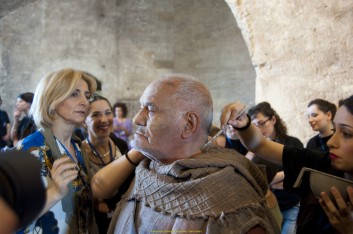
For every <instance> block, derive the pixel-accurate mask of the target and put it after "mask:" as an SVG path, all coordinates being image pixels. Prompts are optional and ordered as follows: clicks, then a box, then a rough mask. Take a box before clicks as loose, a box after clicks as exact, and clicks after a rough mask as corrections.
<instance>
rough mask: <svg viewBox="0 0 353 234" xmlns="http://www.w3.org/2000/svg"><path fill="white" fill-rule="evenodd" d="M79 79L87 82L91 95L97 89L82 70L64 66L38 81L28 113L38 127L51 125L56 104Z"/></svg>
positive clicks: (62, 99)
mask: <svg viewBox="0 0 353 234" xmlns="http://www.w3.org/2000/svg"><path fill="white" fill-rule="evenodd" d="M81 79H83V80H84V81H86V82H87V85H88V89H89V91H90V93H91V95H92V94H93V93H94V92H95V91H96V89H97V83H96V80H95V79H94V78H93V77H92V76H90V75H89V74H88V73H86V72H84V71H80V70H75V69H72V68H65V69H61V70H58V71H54V72H52V73H50V74H48V75H46V76H44V77H43V78H42V79H41V80H40V81H39V84H38V86H37V88H36V91H35V93H34V99H33V103H32V106H31V109H30V114H31V115H32V116H33V120H34V122H35V124H36V125H37V127H38V128H40V127H48V128H50V127H51V126H52V123H53V121H54V118H55V108H56V106H57V105H58V104H60V103H61V102H62V101H64V100H65V99H66V98H67V97H69V96H70V95H71V93H72V92H73V91H74V90H75V87H76V85H77V83H78V82H79V81H80V80H81Z"/></svg>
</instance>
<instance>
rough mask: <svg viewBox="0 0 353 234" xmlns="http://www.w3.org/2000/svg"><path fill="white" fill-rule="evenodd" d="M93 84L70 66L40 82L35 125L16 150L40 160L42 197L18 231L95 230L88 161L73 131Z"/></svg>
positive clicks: (83, 114)
mask: <svg viewBox="0 0 353 234" xmlns="http://www.w3.org/2000/svg"><path fill="white" fill-rule="evenodd" d="M96 87H97V84H96V81H95V79H94V78H93V77H91V76H89V75H88V74H87V73H85V72H83V71H80V70H75V69H71V68H66V69H61V70H58V71H54V72H52V73H50V74H48V75H46V76H44V77H43V78H42V79H41V80H40V81H39V84H38V85H37V88H36V91H35V95H34V99H33V103H32V106H31V109H30V114H31V115H32V116H33V120H34V122H35V124H36V125H37V126H38V127H39V129H38V130H37V131H36V132H35V133H33V134H31V135H29V136H27V137H26V138H24V139H22V140H20V141H19V142H18V144H17V145H16V148H17V149H18V150H24V151H28V152H30V153H32V154H33V155H34V156H35V157H36V158H38V160H39V161H40V162H41V165H42V169H41V176H42V179H43V181H45V185H46V193H47V200H46V203H45V206H44V208H43V210H42V211H41V214H40V215H39V216H38V218H37V219H36V220H35V221H34V222H33V223H32V224H30V225H28V226H25V227H23V228H22V229H21V230H19V233H60V234H64V233H98V229H97V226H96V224H95V222H94V217H93V198H92V192H91V189H90V177H89V173H88V170H87V165H88V164H87V162H86V161H87V160H86V158H85V157H83V155H82V152H81V149H80V144H81V141H80V140H79V139H78V140H77V139H76V138H75V137H74V135H73V133H74V130H75V129H76V128H77V127H79V126H81V125H82V123H83V122H84V121H85V120H86V117H87V114H88V108H89V102H88V100H89V99H90V97H91V95H92V94H93V93H94V92H95V91H96Z"/></svg>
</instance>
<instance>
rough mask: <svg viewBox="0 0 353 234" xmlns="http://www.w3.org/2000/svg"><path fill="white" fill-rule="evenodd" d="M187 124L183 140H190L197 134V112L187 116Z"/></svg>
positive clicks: (183, 132)
mask: <svg viewBox="0 0 353 234" xmlns="http://www.w3.org/2000/svg"><path fill="white" fill-rule="evenodd" d="M185 118H186V122H185V126H184V129H183V131H182V134H181V137H182V138H183V139H187V138H190V137H191V136H192V135H193V134H195V132H196V130H197V128H198V127H199V116H198V115H197V114H196V113H195V112H188V113H186V114H185Z"/></svg>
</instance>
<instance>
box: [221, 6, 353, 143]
mask: <svg viewBox="0 0 353 234" xmlns="http://www.w3.org/2000/svg"><path fill="white" fill-rule="evenodd" d="M226 2H227V4H228V5H229V7H230V9H231V10H232V12H233V15H234V17H235V19H236V21H237V23H238V25H239V28H240V29H241V32H242V35H243V37H244V40H245V42H246V44H247V46H248V49H249V52H250V56H251V60H252V63H253V65H254V66H255V70H256V92H255V93H256V101H257V102H259V101H264V100H266V101H268V102H270V103H271V104H272V105H273V107H274V108H275V109H276V110H277V111H278V112H279V114H280V116H281V117H282V118H283V119H284V120H285V122H286V123H287V126H288V130H289V133H290V134H292V135H294V136H297V137H299V138H300V139H302V141H303V143H306V142H307V140H308V138H309V137H310V136H313V135H314V134H315V133H313V132H312V130H311V128H310V127H309V125H308V123H307V120H306V116H305V110H306V105H307V104H308V103H309V101H310V100H312V99H315V98H323V99H327V100H329V101H331V102H333V103H336V104H337V103H338V100H339V99H341V98H345V97H348V96H350V95H352V94H353V77H352V73H353V65H352V64H353V56H352V54H353V44H352V43H351V41H352V37H353V2H352V1H345V0H337V1H320V0H314V1H305V0H299V1H278V0H271V1H256V0H247V1H239V0H226Z"/></svg>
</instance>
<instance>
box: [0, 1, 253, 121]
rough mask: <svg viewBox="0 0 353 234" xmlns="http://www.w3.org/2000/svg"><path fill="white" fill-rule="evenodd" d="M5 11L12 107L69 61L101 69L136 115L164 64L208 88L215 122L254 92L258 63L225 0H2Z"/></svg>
mask: <svg viewBox="0 0 353 234" xmlns="http://www.w3.org/2000/svg"><path fill="white" fill-rule="evenodd" d="M0 17H1V18H0V32H1V33H0V54H1V56H0V93H1V96H2V98H3V100H4V101H3V108H4V109H5V110H7V111H8V113H9V114H10V115H12V111H13V107H14V104H15V101H16V96H17V95H18V94H19V93H22V92H25V91H34V90H35V87H36V84H37V83H38V81H39V79H40V77H42V76H43V75H44V74H46V73H47V72H49V71H52V70H56V69H60V68H63V67H75V68H78V69H82V70H86V71H87V72H89V73H91V74H93V75H94V76H96V77H97V78H98V79H99V80H100V81H101V82H102V91H101V94H102V95H104V96H106V97H108V98H109V100H110V101H111V102H115V101H117V100H121V101H125V102H127V104H128V106H129V110H130V112H129V116H130V117H132V116H133V115H134V113H136V111H137V108H138V107H139V102H138V100H139V97H140V95H141V93H142V92H143V90H144V88H145V87H146V85H147V84H148V83H150V82H151V81H153V80H155V79H157V78H158V77H159V75H160V74H162V73H166V72H182V73H189V74H191V75H194V76H196V77H197V78H199V79H200V80H201V81H202V82H203V83H205V84H206V85H207V86H208V87H209V88H210V90H211V92H212V95H213V97H214V100H215V124H217V125H219V120H218V118H219V112H220V110H221V108H222V107H223V106H224V105H225V104H226V103H228V102H230V101H233V100H237V99H241V100H244V101H246V102H247V101H250V100H254V99H255V69H254V68H253V66H252V64H251V60H250V56H249V53H248V50H247V47H246V44H245V42H244V40H243V38H242V35H241V33H240V30H239V28H238V26H237V24H236V22H235V19H234V16H233V15H232V13H231V11H230V8H229V7H228V5H227V4H226V2H225V1H223V0H203V1H198V0H187V1H185V0H149V1H141V0H129V1H128V0H119V1H117V0H75V1H71V0H60V1H57V0H40V1H39V0H31V1H20V0H14V1H11V2H9V1H6V0H0Z"/></svg>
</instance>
